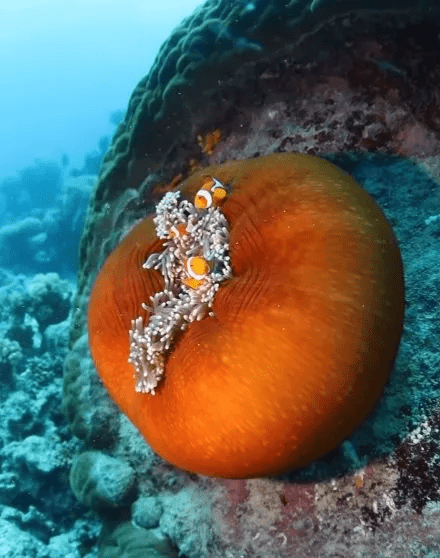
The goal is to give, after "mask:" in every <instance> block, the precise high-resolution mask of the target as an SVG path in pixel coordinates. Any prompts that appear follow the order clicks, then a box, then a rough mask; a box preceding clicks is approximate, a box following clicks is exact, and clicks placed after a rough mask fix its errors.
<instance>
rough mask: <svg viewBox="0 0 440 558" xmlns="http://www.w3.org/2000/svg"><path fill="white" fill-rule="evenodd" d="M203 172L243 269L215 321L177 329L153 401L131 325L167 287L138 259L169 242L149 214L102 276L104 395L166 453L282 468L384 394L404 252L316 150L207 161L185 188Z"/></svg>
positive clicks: (335, 438)
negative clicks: (135, 359) (136, 371)
mask: <svg viewBox="0 0 440 558" xmlns="http://www.w3.org/2000/svg"><path fill="white" fill-rule="evenodd" d="M206 175H211V176H213V177H215V178H217V179H218V180H220V181H221V182H222V183H223V184H227V185H229V187H230V192H229V194H228V197H227V198H226V200H225V201H224V203H223V205H222V211H223V213H224V215H225V216H226V218H227V220H228V223H229V227H230V237H229V238H230V256H231V263H232V270H233V278H232V279H231V280H229V281H227V282H226V283H225V284H224V285H222V286H221V287H220V289H219V291H218V292H217V294H216V298H215V301H214V305H213V312H214V317H207V318H205V319H203V320H201V321H199V322H194V323H192V324H190V326H189V327H188V329H187V330H186V331H185V332H184V333H183V334H182V335H181V336H180V337H178V338H177V340H176V342H175V345H174V347H173V348H172V350H171V352H170V354H169V355H168V356H167V361H166V367H165V375H164V378H163V380H162V381H161V383H160V385H159V386H158V388H157V390H156V394H155V395H151V394H140V393H136V392H135V390H134V378H133V369H132V367H131V365H130V364H129V363H128V362H127V360H128V356H129V343H128V331H129V329H130V324H131V320H133V319H135V318H136V317H137V316H142V317H143V319H144V321H147V320H148V316H147V314H146V312H145V311H144V310H143V309H142V308H141V303H142V302H147V303H148V300H149V297H150V296H151V295H152V294H154V293H155V292H157V291H158V290H161V289H162V287H163V285H162V278H161V275H160V274H159V273H158V272H157V271H153V270H145V269H143V268H142V264H143V263H144V261H145V260H146V259H147V257H148V255H149V254H151V253H152V252H157V251H158V250H160V246H161V245H160V243H159V242H158V241H157V239H156V236H155V230H154V225H153V222H152V218H151V217H147V218H145V219H143V220H142V221H141V222H140V223H139V224H138V225H137V226H136V227H134V228H133V229H132V231H131V232H130V233H129V234H128V235H127V236H126V237H125V238H124V239H123V240H122V242H121V243H120V244H119V246H117V247H116V249H115V250H114V251H113V252H112V254H111V255H110V256H109V258H108V259H107V260H106V262H105V263H104V266H103V268H102V269H101V271H100V273H99V275H98V278H97V280H96V282H95V284H94V287H93V290H92V293H91V297H90V304H89V314H88V326H89V340H90V347H91V351H92V355H93V358H94V361H95V364H96V367H97V370H98V372H99V374H100V376H101V378H102V380H103V382H104V384H105V386H106V387H107V389H108V391H109V392H110V395H111V396H112V398H113V399H114V400H115V402H116V403H117V404H118V405H119V407H120V408H121V410H122V411H123V412H124V413H125V414H126V415H127V416H128V417H129V418H130V419H131V421H132V422H133V423H134V424H135V425H136V426H137V428H138V429H139V430H140V431H141V433H142V434H143V435H144V437H145V438H146V440H147V442H148V443H149V444H150V445H151V446H152V448H153V449H154V450H155V451H156V452H157V453H158V454H159V455H161V456H162V457H163V458H164V459H166V460H167V461H169V462H170V463H172V464H174V465H176V466H178V467H180V468H183V469H186V470H189V471H193V472H197V473H201V474H206V475H212V476H219V477H229V478H247V477H256V476H263V475H272V474H277V473H281V472H284V471H287V470H290V469H292V468H296V467H299V466H303V465H305V464H307V463H309V462H310V461H312V460H314V459H316V458H318V457H320V456H323V455H324V454H326V453H327V452H329V451H330V450H332V449H333V448H335V447H336V446H337V445H338V444H339V443H340V442H341V441H342V440H343V439H344V438H346V437H347V436H348V435H349V434H350V433H351V432H352V430H353V429H354V428H355V427H357V426H358V425H360V424H361V422H362V421H363V420H364V419H365V418H366V417H367V415H368V414H369V413H370V411H371V409H372V408H373V406H374V404H375V403H376V402H377V400H378V398H379V397H380V395H381V393H382V391H383V388H384V385H385V383H386V381H387V378H388V376H389V373H390V370H391V368H392V365H393V361H394V358H395V354H396V350H397V347H398V344H399V340H400V336H401V331H402V322H403V304H404V287H403V272H402V262H401V258H400V253H399V249H398V247H397V244H396V241H395V238H394V235H393V232H392V230H391V227H390V225H389V223H388V222H387V220H386V218H385V217H384V215H383V213H382V211H381V210H380V209H379V207H378V206H377V205H376V203H375V202H374V201H373V200H372V199H371V197H370V196H369V195H368V194H367V193H366V192H365V191H364V190H363V189H362V188H360V186H358V185H357V184H356V182H355V181H354V180H353V179H352V178H351V177H350V176H349V175H347V174H346V173H345V172H343V171H342V170H340V169H338V168H337V167H336V166H334V165H332V164H331V163H328V162H326V161H324V160H322V159H319V158H317V157H312V156H307V155H302V154H275V155H269V156H266V157H260V158H255V159H250V160H245V161H233V162H229V163H224V164H222V165H217V166H214V167H209V168H204V169H202V171H200V172H197V173H195V174H194V175H192V176H191V177H190V178H189V179H188V180H187V181H186V182H184V183H183V185H182V186H181V189H182V191H183V193H184V195H187V196H188V197H189V198H192V197H194V195H195V193H196V192H197V191H198V189H199V188H200V186H201V185H202V184H203V180H204V177H205V179H206Z"/></svg>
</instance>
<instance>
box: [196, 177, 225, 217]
mask: <svg viewBox="0 0 440 558" xmlns="http://www.w3.org/2000/svg"><path fill="white" fill-rule="evenodd" d="M227 193H228V192H227V190H226V188H225V186H223V184H222V183H221V182H220V180H217V178H214V177H213V176H206V177H205V179H204V180H203V184H202V187H201V188H200V190H199V191H198V192H197V194H196V196H195V198H194V205H195V207H196V208H197V209H208V208H209V207H211V206H212V205H216V206H217V205H220V204H221V202H222V201H223V200H224V199H225V197H226V195H227Z"/></svg>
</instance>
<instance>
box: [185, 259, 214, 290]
mask: <svg viewBox="0 0 440 558" xmlns="http://www.w3.org/2000/svg"><path fill="white" fill-rule="evenodd" d="M185 272H186V273H187V277H185V279H184V280H183V283H184V285H186V286H187V287H190V288H191V289H198V288H199V287H201V286H202V285H203V284H204V283H205V280H206V277H207V276H208V273H209V272H210V267H209V264H208V262H207V261H206V260H205V258H202V256H191V257H190V258H188V259H187V260H185Z"/></svg>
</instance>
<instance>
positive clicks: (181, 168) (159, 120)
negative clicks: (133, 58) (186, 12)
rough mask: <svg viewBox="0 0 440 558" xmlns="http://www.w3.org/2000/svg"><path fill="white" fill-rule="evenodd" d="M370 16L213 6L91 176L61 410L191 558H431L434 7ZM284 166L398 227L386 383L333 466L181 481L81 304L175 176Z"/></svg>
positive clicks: (439, 498)
mask: <svg viewBox="0 0 440 558" xmlns="http://www.w3.org/2000/svg"><path fill="white" fill-rule="evenodd" d="M368 6H369V7H368V9H365V4H364V3H361V2H357V1H353V2H330V1H325V0H322V1H319V0H318V1H317V0H314V1H313V2H305V1H302V2H272V3H268V2H266V1H263V0H261V1H256V2H235V1H234V2H232V1H230V2H228V1H208V2H206V3H205V4H204V5H203V6H201V7H200V8H199V9H198V10H196V12H195V13H194V14H193V15H192V16H190V17H189V18H187V19H186V20H185V21H184V22H183V23H182V24H181V26H179V27H178V28H176V30H175V31H174V32H173V34H172V35H171V37H170V38H169V39H168V41H167V42H166V43H165V44H164V45H163V47H162V49H161V50H160V52H159V54H158V57H157V59H156V62H155V65H154V67H153V68H152V70H151V72H150V74H149V75H148V76H146V77H145V78H144V79H143V80H142V81H141V82H140V83H139V85H138V86H137V87H136V89H135V91H134V92H133V95H132V97H131V100H130V102H129V106H128V111H127V114H126V118H125V120H124V121H123V122H122V123H121V125H120V127H119V129H118V132H117V134H116V136H115V138H114V141H113V144H112V146H111V147H110V149H109V151H108V153H107V156H106V159H105V163H104V165H103V167H102V169H101V173H100V178H99V182H98V185H97V188H96V191H95V193H94V196H93V198H92V205H91V210H90V213H89V215H88V219H87V223H86V228H85V231H84V235H83V239H82V244H81V264H80V265H81V268H80V277H79V294H78V297H77V300H76V304H75V307H76V308H77V313H76V314H75V317H74V322H73V326H72V331H71V342H72V351H71V353H70V355H69V357H68V359H67V361H66V365H65V398H64V407H65V409H66V410H67V416H68V418H69V421H70V422H71V424H72V425H73V427H74V432H75V433H76V434H77V435H79V436H80V437H81V438H82V439H83V440H84V441H85V445H86V447H87V448H89V449H90V448H92V447H97V444H98V445H99V444H101V445H99V447H100V448H101V449H103V450H107V449H108V450H109V451H111V452H112V454H113V455H114V456H115V457H117V458H118V459H125V460H126V461H127V462H129V463H130V465H131V466H132V467H133V468H134V469H135V471H136V473H137V479H138V490H139V500H138V501H137V502H135V503H134V504H133V506H132V513H133V516H135V514H136V513H137V510H139V509H141V508H142V505H143V503H142V502H143V501H144V500H145V498H152V499H153V500H150V502H151V503H152V504H153V502H159V503H160V505H161V506H162V510H163V513H161V514H158V527H155V529H157V531H158V533H159V534H160V535H161V536H163V535H166V536H168V537H169V538H170V539H171V541H173V542H174V543H175V544H176V545H177V546H178V548H179V550H180V551H181V552H183V553H185V555H186V556H187V557H188V558H199V557H200V558H202V557H206V556H210V557H215V558H217V557H218V558H225V557H228V558H239V557H244V556H246V557H247V556H249V557H252V558H254V557H255V558H271V557H274V558H275V557H277V558H279V557H281V558H283V557H286V558H288V557H289V558H290V557H293V556H303V555H310V554H313V556H317V557H321V556H322V557H332V556H334V557H336V556H353V557H356V558H357V557H361V556H365V555H368V556H378V557H381V556H384V557H385V556H390V557H394V556H395V557H397V556H398V557H403V558H406V557H408V558H409V557H413V556H414V557H415V556H430V555H432V556H435V555H437V554H440V538H439V536H438V532H439V522H440V517H439V513H440V512H439V509H440V493H439V489H438V486H439V479H440V470H439V466H438V456H439V453H440V435H439V432H440V430H439V425H440V419H439V416H438V412H437V411H436V406H437V401H438V398H439V395H440V393H439V386H438V379H437V373H438V368H439V365H440V357H439V355H438V344H439V341H440V338H439V336H440V330H439V326H438V324H439V314H438V312H439V310H438V304H437V301H438V299H439V296H440V292H439V290H440V287H439V285H440V283H439V273H438V257H439V250H440V243H439V238H440V209H439V208H440V199H439V191H440V190H439V185H440V164H439V156H440V116H439V115H440V99H439V82H440V66H439V65H438V64H437V53H438V33H439V27H440V21H439V13H440V5H439V3H438V2H431V3H420V2H414V1H405V2H398V3H396V2H386V1H382V2H380V3H379V2H374V3H369V4H368ZM214 128H218V129H220V131H221V136H222V137H221V141H220V143H219V144H218V145H217V146H216V147H215V148H214V150H213V153H212V155H207V154H204V153H202V151H201V149H200V146H199V143H198V141H197V136H198V134H202V135H204V134H206V133H207V132H209V131H211V130H213V129H214ZM276 151H305V152H308V153H315V154H318V155H322V156H326V157H328V158H329V159H331V160H332V161H334V162H335V163H336V164H339V165H340V166H341V167H343V168H344V169H345V170H348V171H349V172H351V173H352V174H353V175H354V176H355V178H357V180H358V181H359V182H360V183H361V184H363V185H364V186H365V188H366V189H367V190H368V191H369V192H370V193H371V194H372V195H373V196H374V197H375V198H376V199H377V201H378V203H379V205H381V206H382V208H383V209H384V211H385V213H386V215H387V216H388V218H389V219H390V221H391V223H392V224H393V227H394V230H395V232H396V235H397V237H398V239H399V242H400V245H401V249H402V254H403V259H404V262H405V268H406V285H407V297H406V298H407V313H406V323H405V332H404V336H403V341H402V345H401V349H400V353H399V357H398V359H397V363H396V369H395V372H394V374H393V376H392V378H391V381H390V382H389V385H388V386H387V389H386V391H385V394H384V397H383V398H382V400H381V401H380V403H379V405H378V407H377V409H376V410H375V412H374V413H373V414H372V415H371V417H370V418H369V419H368V420H367V421H366V423H365V424H364V425H363V426H362V427H361V428H360V429H359V430H358V431H356V432H355V433H354V434H353V435H352V436H351V437H350V439H349V440H348V441H346V442H345V443H344V444H342V445H341V447H340V448H338V449H337V450H335V451H334V452H332V453H331V454H330V455H329V456H328V457H327V458H326V459H325V460H322V461H319V462H317V463H314V464H312V465H311V466H310V467H308V468H306V469H304V470H302V471H298V472H296V473H294V474H291V475H289V476H286V477H283V478H277V479H254V480H249V481H227V480H224V481H221V480H212V479H206V478H202V477H196V476H194V475H188V474H186V473H184V472H180V471H176V470H174V469H173V468H172V467H170V466H168V465H167V464H166V463H163V462H162V461H161V460H160V459H159V458H157V457H156V456H154V455H153V454H152V452H151V450H150V449H149V448H148V446H147V445H146V444H145V443H144V442H143V440H142V439H141V438H140V437H139V435H138V434H137V433H136V431H135V430H134V429H133V427H132V426H131V425H130V424H129V423H128V421H127V420H126V419H125V418H124V417H121V418H120V419H119V418H118V415H117V412H116V411H115V410H114V409H113V408H112V405H111V404H110V403H109V402H108V399H107V396H106V394H105V392H104V390H103V389H102V387H101V386H100V384H99V382H98V381H97V380H96V377H95V373H94V370H93V367H92V366H91V364H90V360H89V356H88V352H87V345H86V339H85V337H84V334H85V320H86V305H87V296H88V292H89V289H90V286H91V283H92V281H93V277H94V275H95V274H96V272H97V270H98V268H99V266H100V265H101V264H102V262H103V260H104V257H105V256H106V254H108V252H109V251H110V250H111V249H112V248H113V247H114V246H115V244H116V243H117V241H118V239H119V238H120V237H121V236H122V235H123V234H124V232H126V231H127V229H128V228H129V227H130V226H131V224H132V223H133V222H134V221H135V220H136V219H137V218H139V217H141V216H144V215H145V213H146V212H147V211H148V210H150V209H151V208H152V207H153V205H154V203H155V202H156V201H157V200H158V198H159V196H161V195H162V193H163V191H164V190H165V189H166V188H164V187H163V185H164V184H166V183H167V182H169V181H170V180H171V179H172V178H173V177H174V176H176V175H178V174H182V175H183V176H185V175H187V174H188V173H189V172H190V168H192V167H193V166H194V165H195V164H200V165H202V166H206V165H207V164H209V163H215V162H222V161H225V160H229V159H240V158H245V157H252V156H258V155H263V154H266V153H272V152H276ZM191 160H195V162H194V161H191ZM13 349H14V348H13V347H11V348H10V351H11V352H10V353H8V350H9V349H8V348H5V351H6V353H7V354H16V353H14V350H13ZM17 358H18V357H17ZM101 409H103V413H102V414H101ZM100 417H101V418H100ZM102 417H111V420H110V421H107V418H105V419H102ZM97 425H98V427H97ZM106 425H107V426H106ZM99 440H101V442H100V441H99ZM102 440H103V441H102ZM155 521H156V520H155ZM139 524H140V522H139ZM153 524H154V525H155V522H153V523H152V525H153ZM145 526H147V525H145ZM117 529H118V522H117V521H116V526H115V525H114V524H112V526H111V529H110V533H112V532H113V531H115V530H117ZM116 532H117V531H116ZM130 556H131V554H130Z"/></svg>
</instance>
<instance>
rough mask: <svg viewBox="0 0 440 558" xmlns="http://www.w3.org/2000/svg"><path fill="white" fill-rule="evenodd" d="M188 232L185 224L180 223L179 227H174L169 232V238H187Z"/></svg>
mask: <svg viewBox="0 0 440 558" xmlns="http://www.w3.org/2000/svg"><path fill="white" fill-rule="evenodd" d="M187 232H188V230H187V227H186V224H185V223H179V224H178V225H177V226H176V225H173V226H172V227H171V228H170V230H169V231H168V236H169V237H170V238H176V237H180V236H185V235H186V233H187Z"/></svg>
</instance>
